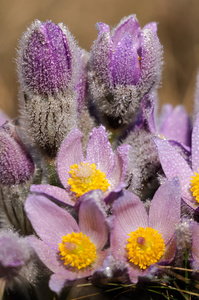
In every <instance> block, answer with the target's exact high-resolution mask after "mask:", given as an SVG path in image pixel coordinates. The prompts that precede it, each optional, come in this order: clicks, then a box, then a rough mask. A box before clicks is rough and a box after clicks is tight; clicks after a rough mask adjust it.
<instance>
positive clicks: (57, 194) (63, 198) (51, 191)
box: [30, 184, 74, 206]
mask: <svg viewBox="0 0 199 300" xmlns="http://www.w3.org/2000/svg"><path fill="white" fill-rule="evenodd" d="M30 191H31V192H33V193H39V194H43V195H44V196H47V197H51V198H53V199H54V200H56V201H59V202H61V203H65V204H68V205H71V206H74V201H73V200H72V199H71V198H70V196H69V194H68V193H67V192H66V190H64V189H61V188H59V187H57V186H53V185H50V184H38V185H34V184H33V185H32V186H31V188H30Z"/></svg>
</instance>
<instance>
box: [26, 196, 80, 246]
mask: <svg viewBox="0 0 199 300" xmlns="http://www.w3.org/2000/svg"><path fill="white" fill-rule="evenodd" d="M25 210H26V213H27V216H28V218H29V219H30V221H31V223H32V226H33V228H34V229H35V231H36V232H37V234H38V235H39V237H40V238H41V239H42V240H43V241H44V242H45V243H47V244H49V245H50V246H51V247H52V248H54V249H55V250H57V249H58V244H59V243H61V241H62V237H63V236H64V235H66V234H67V233H72V232H73V231H74V232H79V227H78V225H77V222H76V221H75V219H74V218H73V217H72V216H71V215H70V214H69V213H68V212H67V211H66V210H64V209H63V208H60V207H59V206H58V205H56V204H55V203H53V202H52V201H50V200H49V199H47V198H45V197H44V196H36V195H29V196H28V198H27V200H26V202H25Z"/></svg>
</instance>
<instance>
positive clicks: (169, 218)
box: [149, 178, 181, 245]
mask: <svg viewBox="0 0 199 300" xmlns="http://www.w3.org/2000/svg"><path fill="white" fill-rule="evenodd" d="M180 208H181V194H180V184H179V180H178V179H177V178H174V179H172V180H169V181H167V182H166V183H165V184H163V185H161V186H160V187H159V189H158V190H157V191H156V193H155V195H154V197H153V200H152V201H151V206H150V210H149V226H150V227H152V228H155V229H157V230H158V231H159V233H161V235H162V238H163V240H164V242H165V245H167V243H168V242H169V241H170V240H171V238H172V236H173V235H174V230H175V225H177V224H178V223H179V222H180V211H181V209H180Z"/></svg>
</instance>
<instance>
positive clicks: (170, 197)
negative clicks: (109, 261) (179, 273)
mask: <svg viewBox="0 0 199 300" xmlns="http://www.w3.org/2000/svg"><path fill="white" fill-rule="evenodd" d="M180 202H181V200H180V189H179V182H178V180H177V179H173V180H171V181H168V182H166V183H165V184H164V185H162V186H160V187H159V189H158V190H157V192H156V193H155V195H154V197H153V200H152V201H151V206H150V210H149V215H148V214H147V212H146V210H145V208H144V205H143V203H142V202H141V201H140V200H139V198H138V197H137V196H135V195H134V194H132V193H130V192H127V191H125V192H124V195H123V196H122V197H121V198H119V199H118V200H117V201H115V202H114V204H113V224H112V225H113V230H112V232H111V253H112V255H113V257H114V258H115V259H116V260H119V261H121V262H123V264H124V265H126V268H127V270H128V274H129V278H130V280H131V282H134V283H136V282H137V281H138V277H139V276H144V275H145V274H147V272H148V271H149V268H150V267H153V266H154V264H156V263H157V264H159V263H160V264H161V263H169V262H171V261H172V259H173V258H174V256H175V250H176V245H175V236H174V232H175V225H176V224H178V223H179V221H180Z"/></svg>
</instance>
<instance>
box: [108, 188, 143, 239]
mask: <svg viewBox="0 0 199 300" xmlns="http://www.w3.org/2000/svg"><path fill="white" fill-rule="evenodd" d="M113 214H114V216H115V218H116V219H117V222H118V223H119V224H120V226H121V228H122V229H123V230H124V232H125V233H126V234H128V233H130V232H131V231H135V230H137V229H138V228H139V227H140V226H141V227H146V226H148V215H147V212H146V210H145V208H144V205H143V204H142V202H141V201H140V199H139V198H138V197H137V196H136V195H134V194H133V193H131V192H129V191H126V190H124V191H123V196H121V197H120V198H119V199H118V200H117V201H115V202H114V204H113Z"/></svg>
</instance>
